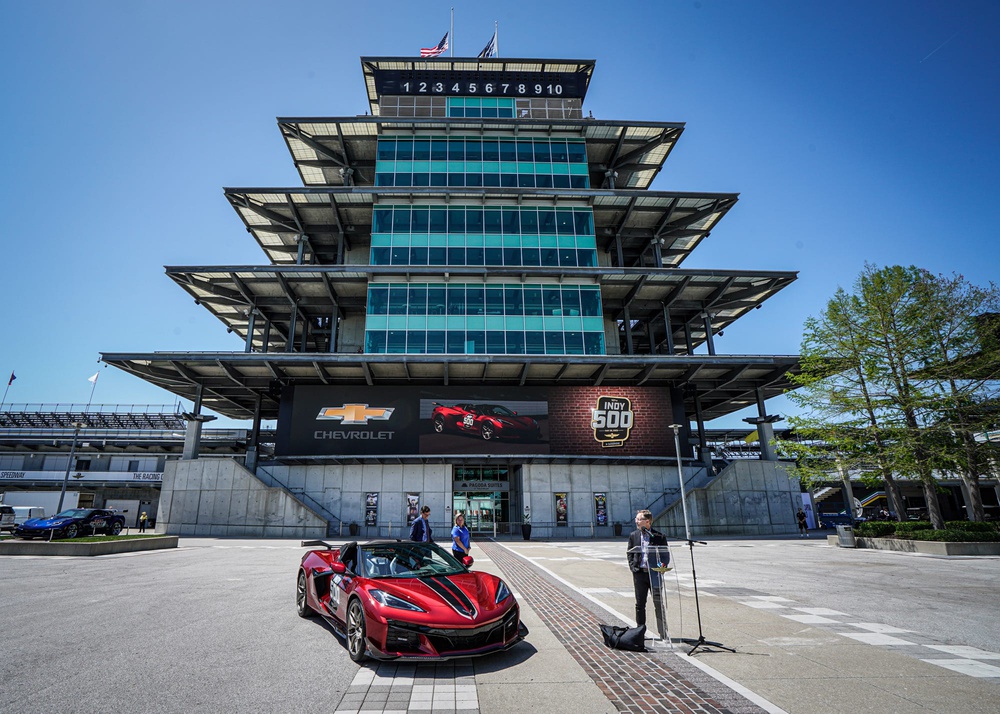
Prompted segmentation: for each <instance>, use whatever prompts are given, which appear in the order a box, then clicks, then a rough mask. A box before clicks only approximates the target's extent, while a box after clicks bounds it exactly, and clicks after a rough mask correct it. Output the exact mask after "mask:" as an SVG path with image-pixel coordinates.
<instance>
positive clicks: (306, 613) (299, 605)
mask: <svg viewBox="0 0 1000 714" xmlns="http://www.w3.org/2000/svg"><path fill="white" fill-rule="evenodd" d="M295 612H297V613H299V617H312V616H313V615H315V614H316V612H315V611H314V610H313V609H312V608H311V607H309V603H308V601H307V600H306V573H305V571H304V570H300V571H299V579H298V580H297V581H296V582H295Z"/></svg>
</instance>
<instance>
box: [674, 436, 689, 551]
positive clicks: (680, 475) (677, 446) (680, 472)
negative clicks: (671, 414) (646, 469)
mask: <svg viewBox="0 0 1000 714" xmlns="http://www.w3.org/2000/svg"><path fill="white" fill-rule="evenodd" d="M670 428H671V429H673V430H674V454H676V456H677V481H678V483H680V485H681V507H682V508H683V510H684V537H685V538H686V539H687V542H688V543H690V542H691V526H690V525H689V524H688V503H687V494H686V493H685V492H684V469H683V468H682V467H681V437H680V433H681V425H680V424H671V425H670Z"/></svg>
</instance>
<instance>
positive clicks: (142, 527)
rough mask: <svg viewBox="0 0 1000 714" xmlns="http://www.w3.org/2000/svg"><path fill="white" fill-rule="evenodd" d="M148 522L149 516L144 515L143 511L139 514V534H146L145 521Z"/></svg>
mask: <svg viewBox="0 0 1000 714" xmlns="http://www.w3.org/2000/svg"><path fill="white" fill-rule="evenodd" d="M148 520H149V516H147V515H146V512H145V511H143V512H142V513H141V514H139V532H140V533H145V532H146V521H148Z"/></svg>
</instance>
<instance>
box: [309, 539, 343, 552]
mask: <svg viewBox="0 0 1000 714" xmlns="http://www.w3.org/2000/svg"><path fill="white" fill-rule="evenodd" d="M302 547H303V548H326V549H327V550H333V549H334V548H336V547H337V546H335V545H334V544H333V543H327V542H326V541H325V540H304V541H302Z"/></svg>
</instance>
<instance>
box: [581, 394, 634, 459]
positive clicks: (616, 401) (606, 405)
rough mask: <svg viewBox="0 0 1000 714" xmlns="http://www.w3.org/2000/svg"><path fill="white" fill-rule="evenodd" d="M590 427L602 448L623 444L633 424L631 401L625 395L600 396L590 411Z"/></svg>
mask: <svg viewBox="0 0 1000 714" xmlns="http://www.w3.org/2000/svg"><path fill="white" fill-rule="evenodd" d="M591 414H592V417H591V420H590V428H591V429H593V430H594V438H595V439H597V441H599V442H600V444H601V446H602V447H604V448H610V447H618V446H624V445H625V442H626V441H628V436H629V432H630V431H631V430H632V426H633V425H634V424H635V413H634V412H633V411H632V401H631V400H630V399H627V398H625V397H608V396H601V397H598V398H597V406H596V407H595V408H594V409H593V410H592V412H591Z"/></svg>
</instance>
